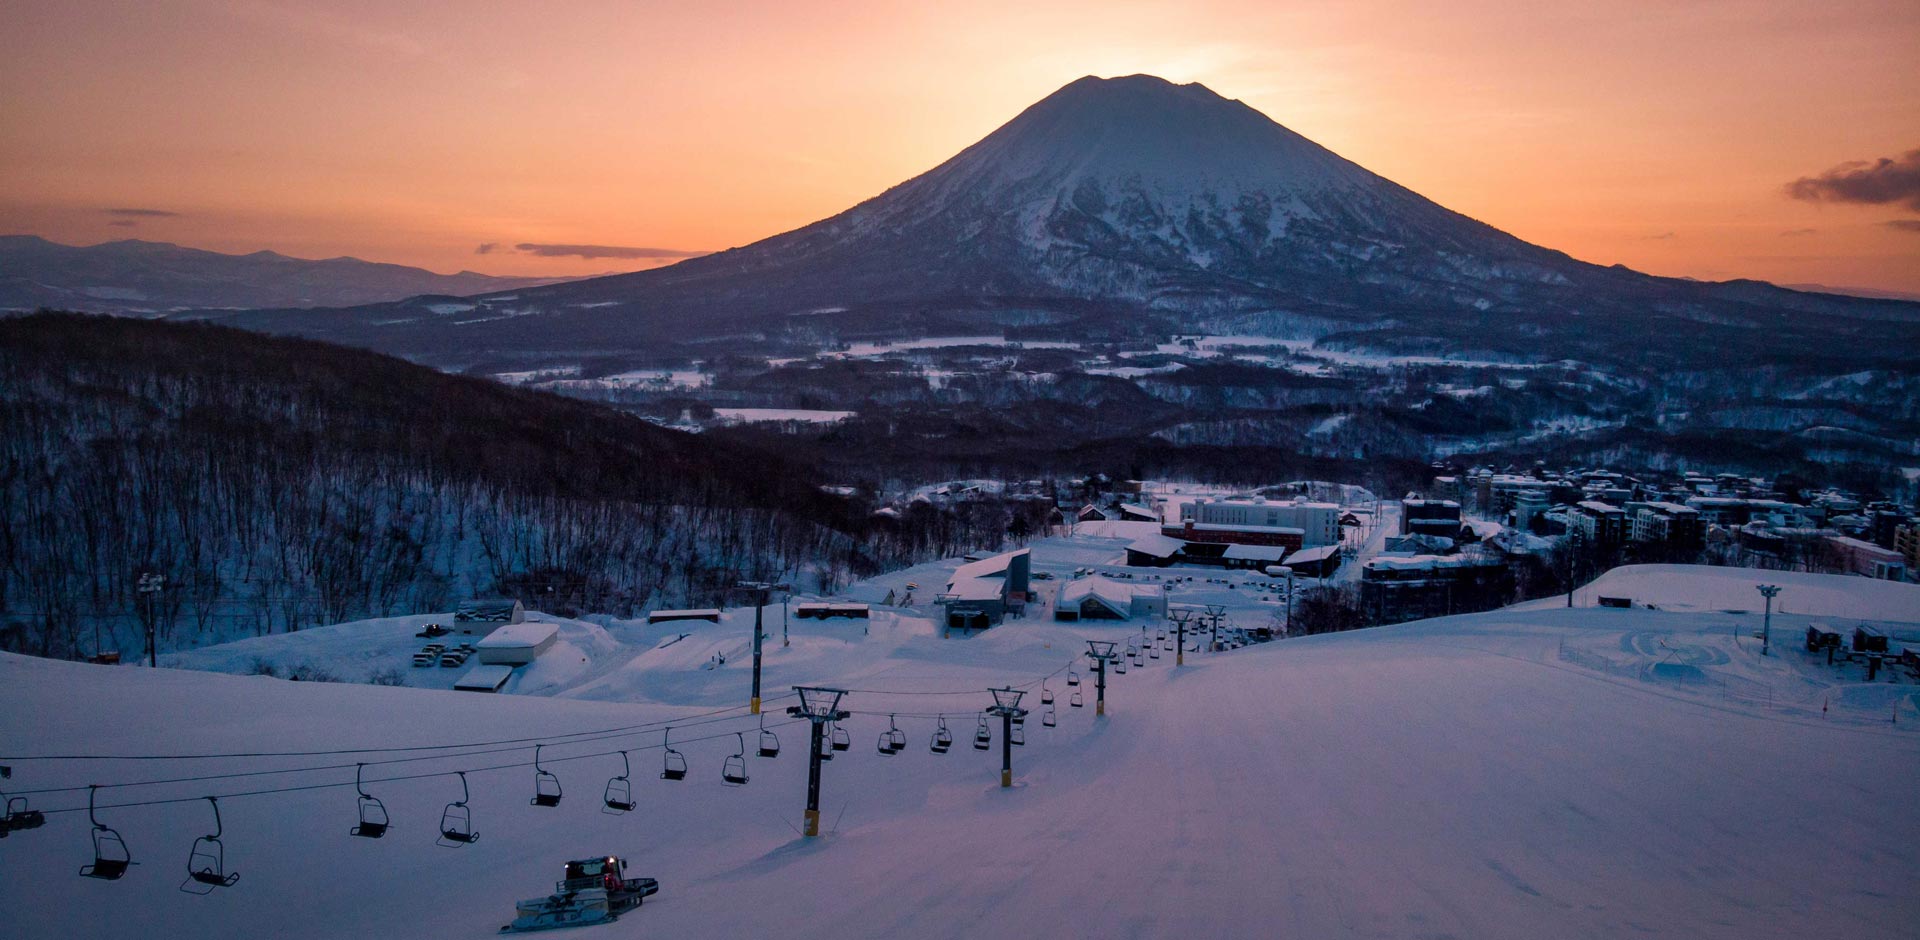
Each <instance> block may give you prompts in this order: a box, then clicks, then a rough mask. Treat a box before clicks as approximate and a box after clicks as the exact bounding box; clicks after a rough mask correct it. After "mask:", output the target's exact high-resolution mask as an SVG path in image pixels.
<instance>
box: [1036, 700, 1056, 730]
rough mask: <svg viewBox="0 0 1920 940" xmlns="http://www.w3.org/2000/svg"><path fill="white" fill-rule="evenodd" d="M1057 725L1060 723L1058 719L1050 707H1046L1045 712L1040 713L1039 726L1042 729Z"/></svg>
mask: <svg viewBox="0 0 1920 940" xmlns="http://www.w3.org/2000/svg"><path fill="white" fill-rule="evenodd" d="M1059 723H1060V719H1059V717H1058V716H1057V715H1056V714H1055V713H1054V710H1053V706H1052V705H1048V706H1047V710H1046V711H1043V712H1041V713H1040V724H1041V725H1042V726H1043V727H1047V728H1051V727H1053V726H1055V725H1058V724H1059Z"/></svg>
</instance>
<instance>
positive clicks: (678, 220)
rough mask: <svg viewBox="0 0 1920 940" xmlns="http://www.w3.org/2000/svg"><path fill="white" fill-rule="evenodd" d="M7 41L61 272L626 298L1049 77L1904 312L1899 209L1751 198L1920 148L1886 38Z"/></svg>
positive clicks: (834, 196)
mask: <svg viewBox="0 0 1920 940" xmlns="http://www.w3.org/2000/svg"><path fill="white" fill-rule="evenodd" d="M22 16H23V18H24V19H23V21H22V28H20V29H16V30H10V31H9V35H8V36H7V37H5V38H4V39H0V49H4V51H5V52H6V53H7V54H6V55H4V56H0V81H4V82H5V84H6V87H8V88H9V89H16V90H18V93H16V94H10V95H8V96H6V97H5V99H4V100H0V231H7V232H20V233H32V234H40V235H44V236H47V237H50V238H54V239H56V240H60V241H65V242H73V243H89V242H96V241H103V240H108V239H112V238H121V237H127V236H129V235H135V236H138V237H142V238H150V239H156V240H166V241H174V242H179V243H182V244H188V245H193V246H195V247H205V248H212V249H218V250H225V251H234V252H248V251H254V250H258V249H261V248H272V249H276V250H279V251H282V252H284V253H288V254H293V255H297V256H301V257H330V256H336V255H354V256H357V257H364V258H370V259H375V260H381V261H394V262H401V263H407V264H417V265H423V266H426V267H429V268H432V269H434V270H440V271H456V270H461V269H466V268H471V269H476V270H482V271H487V272H489V273H502V274H570V275H572V274H590V273H599V272H604V271H607V270H609V269H637V268H642V267H652V266H657V265H660V264H664V263H670V262H671V261H673V260H674V259H675V258H676V257H678V256H680V255H681V254H682V253H688V252H699V251H706V250H714V249H721V248H726V247H729V246H736V245H741V244H745V243H747V242H750V241H753V240H755V239H758V238H762V237H765V236H767V235H771V234H774V233H776V232H780V231H785V230H788V229H792V228H795V227H798V226H800V225H803V224H806V223H808V222H811V221H814V220H816V219H819V218H822V217H825V216H827V215H829V214H831V213H833V212H835V211H838V210H839V209H840V208H842V207H844V206H846V205H849V204H851V203H853V202H855V201H857V200H858V199H860V198H863V197H865V196H866V195H869V194H871V193H873V192H877V191H879V190H881V189H884V188H885V187H887V186H889V185H892V184H894V183H897V182H899V181H901V180H904V179H907V178H909V177H912V176H914V175H915V174H918V173H920V172H922V171H924V170H926V169H927V168H929V167H931V166H933V165H935V164H936V163H938V162H939V161H940V160H941V159H943V158H945V157H946V156H947V155H949V154H951V153H953V152H954V151H956V150H958V149H959V148H960V147H961V146H964V145H965V144H966V143H968V142H970V141H973V140H976V139H979V138H980V137H981V136H982V135H984V134H985V133H987V132H988V131H990V130H991V129H992V128H993V127H995V126H997V125H998V124H999V123H1000V122H1001V121H1003V120H1004V119H1005V116H1006V115H1007V114H1010V113H1013V112H1014V111H1016V110H1018V109H1019V108H1020V107H1022V106H1024V105H1025V104H1027V103H1029V102H1032V101H1035V100H1038V99H1039V98H1041V97H1043V96H1044V95H1046V94H1047V93H1048V92H1050V91H1052V90H1053V89H1055V88H1058V87H1060V86H1061V85H1063V84H1066V83H1067V82H1069V81H1071V80H1073V79H1074V78H1077V77H1079V76H1081V75H1086V74H1097V75H1123V74H1131V73H1135V72H1148V73H1152V74H1157V75H1161V76H1162V77H1165V78H1168V79H1170V80H1173V81H1176V82H1188V81H1202V82H1205V83H1206V84H1207V86H1208V87H1210V88H1213V89H1214V90H1216V91H1219V92H1220V93H1221V94H1223V95H1225V96H1227V97H1229V98H1237V99H1240V100H1243V101H1246V102H1247V103H1248V104H1249V105H1250V106H1252V107H1254V108H1256V109H1258V110H1260V111H1261V112H1263V113H1266V114H1269V115H1272V116H1273V117H1274V118H1275V119H1276V120H1279V121H1280V122H1282V123H1283V124H1285V125H1286V126H1288V127H1290V128H1292V129H1294V130H1296V131H1298V132H1300V133H1301V134H1303V135H1305V136H1307V137H1309V138H1311V139H1313V140H1315V141H1318V142H1320V143H1322V144H1324V145H1326V146H1327V147H1329V148H1331V149H1332V150H1334V151H1336V152H1338V153H1340V154H1342V155H1344V156H1346V157H1348V158H1350V159H1352V160H1354V161H1356V162H1358V163H1360V164H1361V165H1364V166H1366V167H1368V168H1370V169H1372V170H1374V171H1376V172H1379V173H1381V174H1382V175H1385V176H1387V177H1389V178H1391V179H1394V180H1396V181H1398V182H1400V183H1402V184H1404V185H1406V186H1408V187H1409V188H1411V189H1413V190H1415V191H1418V192H1421V193H1423V194H1425V195H1428V196H1430V197H1432V198H1434V199H1436V200H1437V201H1439V202H1441V203H1442V204H1444V205H1447V206H1449V207H1452V208H1456V209H1458V210H1460V211H1462V212H1465V213H1466V214H1468V215H1471V216H1473V217H1475V218H1479V219H1483V220H1486V221H1488V222H1489V223H1491V224H1494V225H1496V226H1498V227H1500V228H1502V229H1504V230H1507V231H1510V232H1513V233H1515V234H1516V235H1519V236H1520V237H1523V238H1526V239H1528V240H1530V241H1533V242H1536V243H1540V244H1545V245H1551V246H1553V247H1556V248H1561V249H1564V250H1566V251H1568V252H1570V253H1572V254H1574V255H1575V256H1577V257H1581V258H1585V259H1589V260H1593V261H1597V262H1602V263H1613V262H1621V263H1626V264H1629V265H1632V266H1634V267H1637V268H1641V269H1645V270H1650V271H1653V272H1655V273H1660V274H1670V275H1686V276H1693V277H1700V278H1708V279H1716V278H1727V277H1736V276H1746V277H1760V278H1767V279H1772V280H1777V281H1796V282H1798V281H1805V282H1818V283H1824V284H1849V285H1860V286H1868V287H1881V288H1886V289H1895V290H1899V289H1905V290H1920V264H1916V263H1915V262H1916V260H1920V236H1916V235H1915V234H1914V233H1913V232H1911V231H1909V230H1907V229H1905V228H1902V227H1899V226H1895V225H1888V224H1886V223H1889V222H1899V221H1901V220H1902V219H1903V218H1904V217H1905V216H1903V215H1902V213H1901V212H1900V211H1899V209H1898V207H1897V206H1858V205H1830V204H1820V203H1813V202H1806V201H1795V200H1793V199H1790V198H1788V197H1787V196H1785V195H1784V194H1783V192H1782V188H1783V186H1784V185H1785V184H1787V183H1790V182H1792V181H1794V180H1797V179H1800V178H1802V177H1807V176H1812V175H1816V174H1818V173H1820V172H1822V171H1824V170H1826V169H1828V168H1830V167H1834V166H1836V165H1838V164H1841V163H1843V162H1846V161H1849V160H1873V159H1877V158H1879V157H1883V156H1896V155H1898V154H1901V153H1904V152H1906V151H1907V150H1909V149H1911V148H1913V147H1914V146H1915V145H1916V144H1920V141H1916V140H1913V139H1911V132H1912V128H1914V127H1916V126H1920V105H1917V104H1916V102H1920V94H1916V92H1920V76H1916V73H1914V71H1913V70H1912V69H1910V68H1903V67H1901V63H1903V62H1905V61H1906V60H1907V58H1908V57H1909V56H1910V53H1911V49H1912V48H1913V44H1914V40H1915V37H1916V35H1920V10H1916V8H1914V7H1913V6H1912V5H1911V4H1898V3H1885V2H1867V0H1853V2H1847V3H1840V4H1822V5H1818V6H1815V5H1811V4H1795V3H1786V2H1773V0H1763V2H1747V3H1736V4H1729V5H1723V6H1718V7H1714V8H1711V9H1700V8H1691V7H1689V8H1679V7H1674V6H1673V5H1670V4H1644V5H1634V4H1628V5H1616V6H1613V7H1608V8H1606V9H1599V8H1592V7H1590V6H1587V5H1573V4H1568V5H1565V6H1564V7H1556V6H1543V5H1538V4H1533V5H1513V4H1505V3H1471V4H1464V5H1449V6H1447V7H1444V8H1440V7H1429V8H1424V9H1420V8H1403V7H1402V6H1400V5H1394V4H1384V3H1358V4H1353V3H1339V4H1316V3H1308V4H1289V5H1286V6H1285V7H1284V8H1277V7H1276V6H1275V5H1272V4H1259V3H1249V2H1222V3H1212V4H1202V5H1199V6H1197V7H1195V6H1191V5H1183V6H1181V7H1179V8H1178V9H1175V8H1171V7H1159V6H1155V5H1152V4H1138V5H1112V4H1099V5H1090V4H1047V5H1034V4H1024V5H1018V4H984V5H970V6H968V7H966V8H950V9H945V10H936V9H933V8H924V7H910V6H908V7H903V6H900V5H895V4H879V3H856V4H844V5H839V4H837V5H833V6H832V7H809V6H806V5H793V4H763V5H755V6H749V7H745V8H741V9H737V10H733V11H731V12H729V13H726V14H721V13H717V12H715V11H714V10H711V9H708V8H704V7H689V6H684V5H682V6H675V5H658V4H655V5H635V4H628V3H611V2H606V3H586V4H578V5H569V6H568V7H567V8H566V9H564V10H550V9H541V8H534V7H519V8H513V7H507V8H500V9H493V10H475V9H471V8H467V7H461V8H458V9H454V8H451V7H448V6H445V5H442V4H433V3H414V4H403V5H394V4H373V3H361V2H350V0H335V2H328V3H315V4H303V5H298V6H295V5H292V4H285V3H277V2H267V0H250V2H243V3H232V4H208V5H194V6H190V7H185V8H173V7H166V6H153V5H148V4H136V3H131V2H111V3H101V4H89V5H87V7H86V9H85V10H80V9H77V8H76V9H68V8H62V7H58V6H55V5H42V6H41V7H40V8H38V9H33V10H28V11H23V13H22ZM1494 24H1497V28H1493V27H1494ZM1862 88H1871V89H1874V92H1873V93H1871V94H1862V93H1860V92H1859V89H1862ZM1840 102H1845V106H1844V107H1840V106H1839V103H1840ZM1910 214H1911V213H1907V215H1910ZM483 247H486V249H487V250H485V251H484V252H483V251H481V249H482V248H483Z"/></svg>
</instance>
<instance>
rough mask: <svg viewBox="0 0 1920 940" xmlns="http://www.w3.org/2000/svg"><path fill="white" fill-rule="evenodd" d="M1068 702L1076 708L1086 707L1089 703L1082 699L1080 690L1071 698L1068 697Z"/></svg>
mask: <svg viewBox="0 0 1920 940" xmlns="http://www.w3.org/2000/svg"><path fill="white" fill-rule="evenodd" d="M1067 704H1068V705H1072V706H1073V707H1075V708H1085V707H1086V704H1087V703H1086V702H1085V701H1083V700H1081V698H1080V693H1079V692H1075V693H1073V696H1072V697H1071V698H1069V699H1067Z"/></svg>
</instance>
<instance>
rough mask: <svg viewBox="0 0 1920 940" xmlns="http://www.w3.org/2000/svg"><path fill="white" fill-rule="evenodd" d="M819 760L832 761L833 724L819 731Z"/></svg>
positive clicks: (828, 723) (829, 723)
mask: <svg viewBox="0 0 1920 940" xmlns="http://www.w3.org/2000/svg"><path fill="white" fill-rule="evenodd" d="M820 759H821V760H833V722H831V721H829V722H827V723H826V724H825V726H824V727H822V728H821V729H820Z"/></svg>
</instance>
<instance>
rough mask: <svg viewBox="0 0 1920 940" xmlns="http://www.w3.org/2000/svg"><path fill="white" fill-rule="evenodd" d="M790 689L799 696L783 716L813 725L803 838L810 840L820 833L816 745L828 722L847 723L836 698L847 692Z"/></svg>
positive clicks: (818, 766)
mask: <svg viewBox="0 0 1920 940" xmlns="http://www.w3.org/2000/svg"><path fill="white" fill-rule="evenodd" d="M793 690H794V691H795V692H798V693H800V704H798V705H790V706H788V707H787V714H789V715H793V716H795V717H799V718H805V719H807V721H809V722H811V723H812V725H813V746H812V747H809V748H807V817H806V837H807V838H809V839H811V838H814V837H815V836H818V835H819V834H820V745H821V744H822V743H823V742H822V739H823V737H824V734H825V728H826V726H827V724H828V723H830V722H835V721H845V720H847V717H848V714H847V713H846V712H844V711H841V710H840V697H841V696H843V695H845V694H847V693H846V691H845V690H843V689H827V688H819V687H814V686H800V685H796V686H794V687H793Z"/></svg>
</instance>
